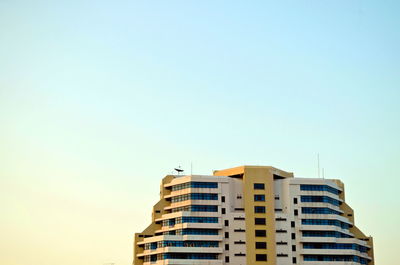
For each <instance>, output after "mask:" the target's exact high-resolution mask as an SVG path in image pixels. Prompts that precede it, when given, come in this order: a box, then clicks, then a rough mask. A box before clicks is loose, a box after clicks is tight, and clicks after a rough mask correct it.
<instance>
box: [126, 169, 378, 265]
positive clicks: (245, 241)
mask: <svg viewBox="0 0 400 265" xmlns="http://www.w3.org/2000/svg"><path fill="white" fill-rule="evenodd" d="M160 190H161V192H160V201H159V202H158V203H157V204H156V205H155V206H154V207H153V214H152V222H151V224H150V225H149V226H148V227H147V228H146V229H145V230H144V231H143V232H142V233H137V234H135V241H134V260H133V263H134V265H142V264H143V265H150V264H154V265H161V264H176V265H178V264H181V265H183V264H185V265H188V264H199V265H200V264H204V265H205V264H207V265H217V264H218V265H222V264H234V265H257V264H260V265H266V264H271V265H275V264H278V265H286V264H309V265H318V264H321V265H322V264H325V265H326V264H338V265H353V264H369V265H373V264H374V255H373V241H372V237H367V236H365V235H364V234H363V233H362V232H361V231H360V230H359V229H358V228H357V227H356V226H355V223H354V213H353V210H352V208H351V207H350V206H349V205H347V204H346V202H345V196H344V194H345V193H344V185H343V183H342V182H341V181H340V180H336V179H321V178H294V177H293V173H290V172H285V171H282V170H279V169H276V168H273V167H267V166H241V167H236V168H230V169H226V170H217V171H214V174H213V175H210V176H204V175H189V176H177V175H168V176H166V177H165V178H164V179H163V180H162V182H161V187H160Z"/></svg>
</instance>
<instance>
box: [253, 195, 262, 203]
mask: <svg viewBox="0 0 400 265" xmlns="http://www.w3.org/2000/svg"><path fill="white" fill-rule="evenodd" d="M254 201H256V202H264V201H265V195H263V194H255V195H254Z"/></svg>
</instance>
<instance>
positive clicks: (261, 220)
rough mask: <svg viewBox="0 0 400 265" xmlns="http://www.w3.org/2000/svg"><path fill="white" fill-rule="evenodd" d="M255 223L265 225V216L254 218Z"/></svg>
mask: <svg viewBox="0 0 400 265" xmlns="http://www.w3.org/2000/svg"><path fill="white" fill-rule="evenodd" d="M254 223H255V224H256V225H265V218H254Z"/></svg>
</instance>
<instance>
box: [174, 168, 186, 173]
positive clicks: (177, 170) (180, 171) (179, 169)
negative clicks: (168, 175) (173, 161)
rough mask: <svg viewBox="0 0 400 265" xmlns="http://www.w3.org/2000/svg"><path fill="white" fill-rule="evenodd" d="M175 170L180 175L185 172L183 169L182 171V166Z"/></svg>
mask: <svg viewBox="0 0 400 265" xmlns="http://www.w3.org/2000/svg"><path fill="white" fill-rule="evenodd" d="M174 169H175V171H176V172H178V175H179V174H180V173H182V172H183V171H184V170H183V169H181V166H179V167H178V168H174Z"/></svg>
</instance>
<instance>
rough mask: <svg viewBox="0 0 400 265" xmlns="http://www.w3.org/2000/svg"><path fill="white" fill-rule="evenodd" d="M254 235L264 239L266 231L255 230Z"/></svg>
mask: <svg viewBox="0 0 400 265" xmlns="http://www.w3.org/2000/svg"><path fill="white" fill-rule="evenodd" d="M255 235H256V236H257V237H266V236H267V231H266V230H256V233H255Z"/></svg>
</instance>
